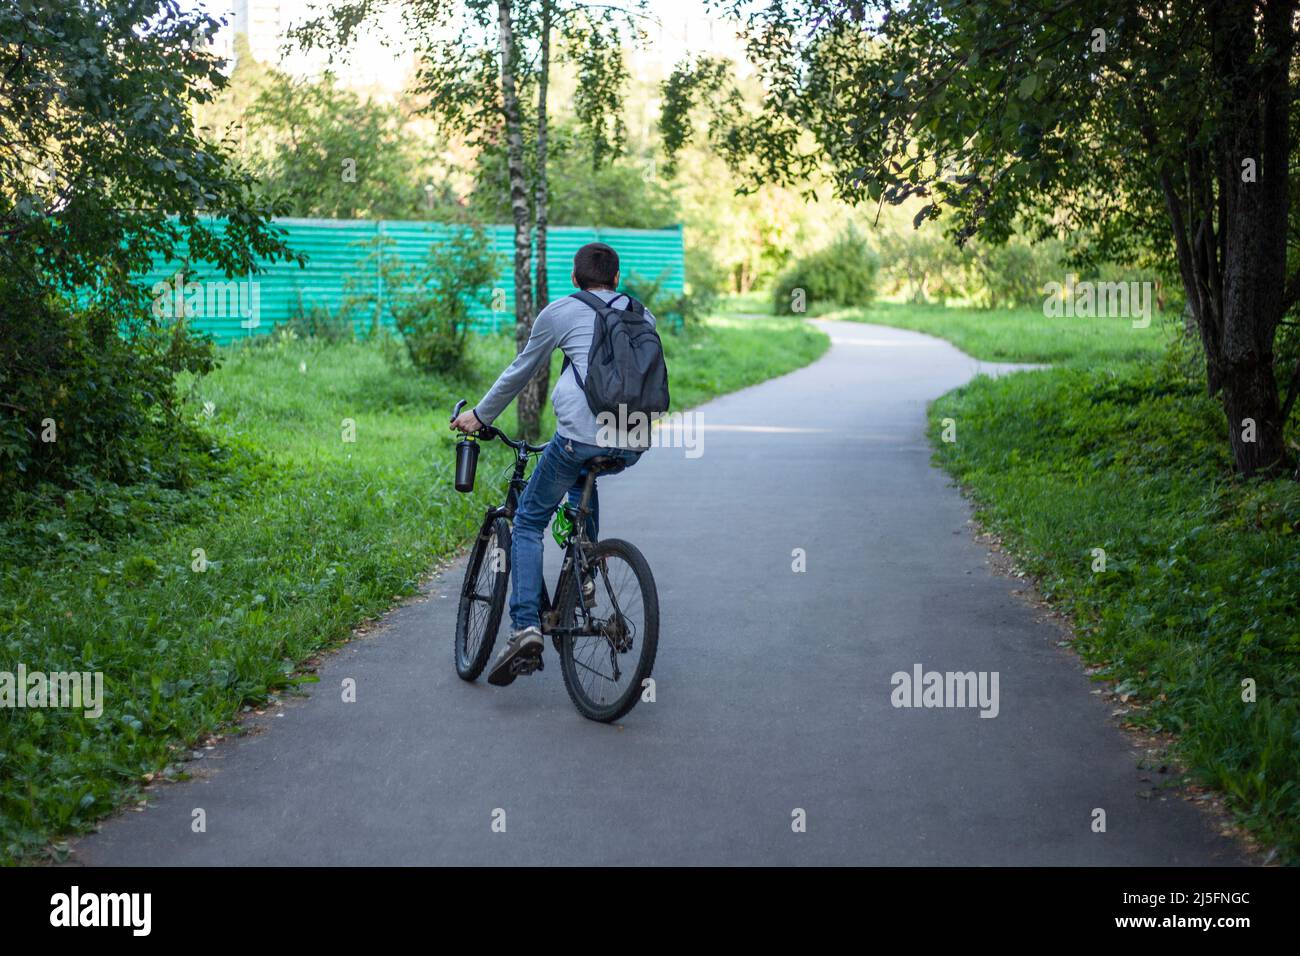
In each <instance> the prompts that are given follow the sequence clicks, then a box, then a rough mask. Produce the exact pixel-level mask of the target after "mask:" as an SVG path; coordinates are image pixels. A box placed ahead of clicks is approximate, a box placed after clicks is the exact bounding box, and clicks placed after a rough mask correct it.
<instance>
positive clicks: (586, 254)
mask: <svg viewBox="0 0 1300 956" xmlns="http://www.w3.org/2000/svg"><path fill="white" fill-rule="evenodd" d="M573 284H574V285H576V286H577V287H578V288H579V289H616V288H618V253H617V252H615V251H614V250H613V248H612V247H610V246H607V245H605V243H603V242H589V243H587V244H586V245H585V246H583V247H582V248H581V249H579V250H578V251H577V253H575V254H574V256H573Z"/></svg>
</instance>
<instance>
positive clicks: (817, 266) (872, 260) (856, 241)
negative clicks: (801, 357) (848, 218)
mask: <svg viewBox="0 0 1300 956" xmlns="http://www.w3.org/2000/svg"><path fill="white" fill-rule="evenodd" d="M879 269H880V259H879V257H878V256H877V255H876V253H875V252H874V251H872V249H871V247H870V246H869V245H868V244H867V241H866V239H865V238H864V237H863V236H861V235H860V234H859V233H858V232H857V231H856V230H855V229H852V228H850V229H848V230H847V231H845V232H843V233H841V234H840V235H839V236H838V237H837V238H836V239H835V240H834V241H833V242H831V244H830V245H828V246H826V247H825V248H822V249H819V250H817V251H816V252H814V253H812V254H811V255H808V256H805V257H804V258H802V259H799V260H798V261H797V262H795V264H794V265H793V266H792V267H791V268H790V269H788V270H787V271H786V272H785V273H784V274H783V275H782V276H781V278H780V279H778V280H777V284H776V289H775V291H774V293H773V305H774V307H775V310H776V312H777V314H778V315H789V314H791V313H793V312H796V311H800V312H802V311H805V310H806V309H808V308H812V307H833V306H841V307H849V306H854V307H856V306H865V305H867V304H868V303H870V302H871V300H872V298H873V297H874V295H875V285H876V273H877V272H878V271H879ZM800 290H802V296H799V295H798V293H799V291H800ZM800 300H802V301H800ZM800 305H802V306H803V308H799V306H800Z"/></svg>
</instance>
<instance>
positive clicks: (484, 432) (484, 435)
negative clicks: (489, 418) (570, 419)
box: [451, 398, 546, 455]
mask: <svg viewBox="0 0 1300 956" xmlns="http://www.w3.org/2000/svg"><path fill="white" fill-rule="evenodd" d="M468 404H469V403H468V402H466V401H465V399H463V398H462V399H461V400H460V401H459V402H457V403H456V407H455V409H454V410H453V411H452V413H451V420H452V421H453V422H454V421H455V420H456V416H458V415H459V414H460V410H461V409H462V408H464V407H465V406H466V405H468ZM473 434H474V436H475V437H477V438H478V440H479V441H491V440H492V439H493V438H497V439H500V440H501V442H502V443H503V444H505V445H509V446H510V447H511V448H513V449H514V450H515V451H522V452H526V453H528V454H530V455H535V454H538V453H539V452H543V451H545V450H546V446H545V445H530V444H528V442H526V441H524V440H523V439H522V438H511V437H510V436H509V435H507V434H506V433H505V432H503V431H502V430H501V429H499V428H496V427H494V426H492V425H484V426H483V427H482V428H480V429H479V430H478V431H476V432H474V433H473Z"/></svg>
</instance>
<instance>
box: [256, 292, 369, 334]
mask: <svg viewBox="0 0 1300 956" xmlns="http://www.w3.org/2000/svg"><path fill="white" fill-rule="evenodd" d="M282 327H283V328H284V329H288V330H289V331H291V332H292V333H293V334H294V336H295V337H296V338H300V339H316V340H318V341H320V342H326V343H335V342H348V341H351V340H352V339H354V338H355V337H356V334H355V332H354V330H353V328H352V320H351V319H350V318H348V316H347V315H346V314H344V313H343V312H342V311H340V313H339V314H337V315H336V314H335V313H333V312H331V311H330V310H329V307H328V306H325V305H321V304H320V303H319V302H311V303H307V302H304V301H303V300H302V296H301V294H300V295H299V296H298V308H297V309H296V310H295V312H294V315H293V316H292V317H291V318H290V319H289V321H288V322H286V323H284V325H283V326H282ZM280 329H281V327H280V326H277V327H276V328H275V329H273V330H272V331H276V332H278V331H280Z"/></svg>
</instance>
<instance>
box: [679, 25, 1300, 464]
mask: <svg viewBox="0 0 1300 956" xmlns="http://www.w3.org/2000/svg"><path fill="white" fill-rule="evenodd" d="M717 5H718V6H721V7H723V8H725V9H726V11H727V12H728V13H729V15H730V16H732V17H733V18H734V19H735V20H736V22H737V23H738V24H739V25H740V27H741V29H742V32H743V35H744V38H745V42H746V48H747V55H748V58H749V59H750V60H751V61H752V62H753V63H754V64H755V65H756V66H757V67H758V70H759V73H760V75H761V77H762V79H763V81H764V84H765V86H766V89H767V92H768V96H767V98H766V100H765V102H764V107H763V109H762V110H761V112H758V113H746V112H744V111H742V110H740V109H737V108H736V104H737V99H736V96H735V85H734V83H733V82H732V80H731V79H730V76H729V74H728V71H727V69H726V67H725V66H724V65H722V64H719V63H717V62H716V61H703V62H696V63H693V64H685V65H684V66H683V68H681V69H680V70H678V71H677V72H676V73H675V74H674V76H673V77H672V78H670V80H669V81H668V82H667V83H666V84H665V88H664V89H665V99H666V100H667V102H666V103H665V108H664V135H665V143H666V145H667V146H668V148H669V149H670V150H672V149H675V148H679V147H680V146H681V144H683V143H684V142H685V141H686V140H687V139H688V138H689V136H690V135H691V129H692V126H691V121H690V117H691V107H692V104H697V103H706V104H708V105H709V114H708V115H709V120H708V125H709V130H710V133H709V135H710V142H712V143H714V144H715V145H716V146H717V148H718V149H719V150H720V151H721V152H722V153H723V154H724V155H726V156H727V157H728V160H729V162H730V163H731V165H732V166H733V168H735V169H738V170H742V171H744V172H745V173H746V174H748V175H749V176H750V177H752V178H753V179H755V180H771V181H778V182H795V181H799V180H801V179H804V178H806V177H809V176H814V175H817V174H819V173H821V172H823V171H824V172H826V173H828V174H829V175H830V177H831V179H832V181H833V183H834V184H835V187H836V189H837V191H838V192H839V194H840V195H841V196H843V197H844V198H846V199H849V200H852V201H862V202H870V203H880V202H888V203H901V202H903V201H905V200H907V199H909V198H912V197H918V196H919V197H922V199H923V200H924V201H925V205H924V206H923V207H922V209H921V212H920V214H919V215H918V217H917V219H918V223H919V221H923V220H924V219H926V218H938V217H940V216H944V217H947V222H948V223H949V231H950V233H951V234H952V235H953V236H954V237H955V238H956V239H957V240H958V241H964V240H965V239H966V238H967V237H969V236H971V235H974V234H976V233H977V232H978V233H980V234H983V235H986V236H988V237H990V238H991V239H993V240H995V241H996V240H1002V239H1005V238H1006V237H1007V236H1008V235H1009V234H1010V233H1011V232H1012V231H1013V230H1014V229H1015V228H1016V226H1017V224H1018V223H1026V222H1027V223H1028V224H1029V225H1030V227H1031V229H1032V232H1033V234H1034V235H1036V236H1039V237H1046V236H1051V235H1059V236H1061V237H1062V238H1065V239H1067V240H1068V241H1070V242H1071V243H1072V246H1073V252H1074V255H1075V257H1076V260H1078V261H1080V262H1088V261H1097V260H1099V259H1101V258H1118V259H1127V260H1131V259H1133V258H1134V257H1135V256H1136V255H1138V254H1140V253H1142V252H1153V253H1155V254H1156V255H1157V256H1160V257H1165V258H1167V259H1169V260H1171V261H1172V263H1174V264H1175V265H1176V269H1177V272H1178V274H1179V275H1180V276H1181V278H1182V282H1183V285H1184V287H1185V290H1186V294H1187V300H1188V303H1189V307H1190V310H1191V313H1192V316H1193V318H1194V320H1195V323H1196V327H1197V329H1198V330H1199V336H1200V341H1201V345H1202V350H1203V353H1204V357H1205V368H1206V381H1207V384H1208V388H1209V390H1210V392H1211V394H1215V395H1219V396H1220V398H1221V401H1222V406H1223V409H1224V414H1225V417H1226V424H1227V433H1228V439H1229V441H1230V443H1231V447H1232V453H1233V456H1234V459H1235V462H1236V465H1237V468H1238V470H1239V471H1240V472H1241V473H1242V474H1243V475H1253V474H1256V473H1259V472H1278V471H1282V470H1286V469H1290V468H1291V467H1292V466H1293V465H1294V462H1293V460H1292V456H1291V454H1290V452H1289V451H1288V450H1287V446H1286V443H1285V441H1284V437H1283V431H1284V427H1285V425H1286V422H1285V416H1284V412H1289V411H1290V410H1291V408H1292V407H1293V403H1294V400H1295V395H1296V393H1297V389H1298V388H1300V367H1298V368H1297V371H1296V373H1295V374H1294V375H1293V376H1292V379H1291V385H1290V390H1289V395H1288V396H1287V397H1286V398H1285V399H1281V398H1280V396H1279V394H1278V392H1279V389H1278V383H1277V380H1276V376H1275V370H1274V361H1275V358H1274V355H1275V339H1276V335H1277V331H1278V327H1279V323H1280V322H1281V321H1282V319H1283V316H1284V314H1285V313H1286V312H1288V311H1289V310H1291V309H1293V308H1294V307H1295V306H1296V305H1297V304H1298V303H1300V270H1297V269H1296V267H1295V262H1294V260H1295V259H1296V258H1297V256H1296V251H1297V250H1296V249H1295V248H1289V247H1288V220H1289V211H1290V194H1291V190H1290V178H1291V175H1292V172H1291V167H1290V159H1291V150H1292V140H1291V137H1292V131H1291V126H1292V122H1293V120H1294V118H1293V115H1292V113H1293V100H1294V85H1295V82H1296V74H1295V66H1296V64H1295V39H1296V37H1295V29H1296V0H1169V2H1166V3H1161V4H1139V3H1134V2H1132V0H1071V2H1064V3H1062V2H1060V0H1015V2H1010V0H1003V2H987V0H984V2H974V0H940V2H934V0H905V2H897V0H878V2H871V0H766V2H763V3H759V4H754V3H746V2H741V0H725V2H721V3H719V4H717ZM1288 252H1290V253H1291V259H1292V260H1293V261H1292V265H1291V268H1290V270H1289V271H1288Z"/></svg>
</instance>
